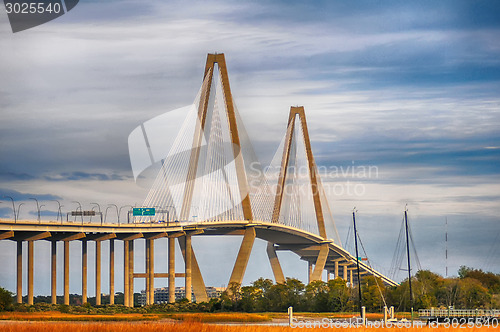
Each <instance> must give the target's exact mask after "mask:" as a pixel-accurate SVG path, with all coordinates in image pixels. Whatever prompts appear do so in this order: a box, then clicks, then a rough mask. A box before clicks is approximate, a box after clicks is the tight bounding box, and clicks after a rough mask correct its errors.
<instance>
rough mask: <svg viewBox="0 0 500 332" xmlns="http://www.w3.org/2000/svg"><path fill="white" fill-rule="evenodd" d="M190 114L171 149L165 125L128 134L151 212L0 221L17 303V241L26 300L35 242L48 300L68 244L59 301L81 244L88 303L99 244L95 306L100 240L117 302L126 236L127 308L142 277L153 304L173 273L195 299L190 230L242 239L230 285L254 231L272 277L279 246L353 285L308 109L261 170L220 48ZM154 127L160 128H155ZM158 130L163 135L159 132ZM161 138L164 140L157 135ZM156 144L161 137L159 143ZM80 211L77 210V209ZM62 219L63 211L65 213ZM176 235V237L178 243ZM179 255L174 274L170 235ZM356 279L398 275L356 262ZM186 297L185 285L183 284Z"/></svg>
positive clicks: (199, 286)
mask: <svg viewBox="0 0 500 332" xmlns="http://www.w3.org/2000/svg"><path fill="white" fill-rule="evenodd" d="M182 111H184V112H186V118H185V120H184V123H183V124H182V126H181V127H180V129H179V133H178V135H177V137H176V139H175V140H174V142H173V144H172V146H171V147H170V149H169V151H162V150H161V148H160V149H155V147H154V144H152V141H153V139H152V138H153V137H156V141H158V137H161V130H162V129H161V126H158V125H157V126H156V127H155V128H156V129H151V128H152V127H151V126H148V127H146V126H144V125H141V126H140V127H138V128H137V129H136V130H135V131H134V132H132V134H131V135H130V137H129V148H130V152H131V153H130V156H131V163H132V168H133V171H134V176H135V177H136V178H137V177H139V176H141V175H140V173H141V172H142V171H143V170H144V169H146V168H147V166H148V165H149V164H155V163H159V164H160V165H161V167H160V168H159V171H158V173H157V175H156V178H155V180H154V183H153V185H152V186H151V189H150V191H149V193H148V195H147V197H146V199H145V201H144V203H143V207H145V208H151V209H156V211H157V212H159V213H155V215H152V216H151V215H150V216H135V217H133V218H132V220H131V221H132V222H131V223H127V224H119V223H118V224H107V223H105V224H102V223H90V222H88V223H84V222H83V218H82V223H76V222H73V223H72V222H63V221H61V222H60V223H59V222H43V223H42V222H40V223H37V222H30V221H16V220H14V221H8V220H3V221H0V239H8V240H13V241H17V301H18V302H21V301H22V284H23V282H22V281H23V263H22V262H23V260H22V257H23V245H22V244H23V242H24V241H26V242H27V243H28V260H27V261H28V262H27V265H28V266H27V278H28V282H27V285H28V303H32V302H33V278H34V271H33V260H34V244H35V242H36V241H39V240H47V241H51V243H52V249H51V255H52V256H51V257H52V258H51V266H52V269H51V289H52V301H53V302H54V303H55V299H56V295H57V294H56V285H57V277H56V274H57V266H56V265H57V263H56V262H57V259H56V255H57V254H56V252H57V243H58V242H63V243H64V264H63V265H64V266H63V270H64V273H63V275H64V278H63V283H64V302H65V303H69V242H70V241H80V242H81V244H82V246H81V248H82V302H86V300H87V243H88V242H89V241H91V242H95V246H96V250H95V254H96V257H95V262H96V269H95V270H96V275H95V285H96V303H97V304H100V294H101V281H100V279H101V249H100V248H101V242H102V241H110V253H109V257H110V261H109V272H110V276H109V280H110V284H109V293H110V294H111V296H110V298H111V300H110V301H111V303H114V269H115V261H114V241H115V240H121V241H123V243H124V261H123V273H124V293H125V303H124V304H125V305H128V306H131V305H133V293H134V280H135V279H136V278H144V279H145V281H146V294H147V295H146V303H148V304H149V303H153V302H154V281H155V279H156V278H168V283H169V301H172V302H173V301H175V293H174V291H175V278H183V279H184V281H185V287H186V290H189V289H192V290H193V293H194V294H195V296H196V299H197V301H206V300H208V297H207V293H206V288H205V283H204V280H203V274H202V271H201V270H200V267H199V265H198V261H197V259H196V253H195V252H194V251H193V247H192V236H205V235H224V236H230V235H239V236H243V239H242V242H241V246H240V248H239V251H238V255H237V257H236V261H235V263H234V267H233V270H232V273H231V275H230V277H229V284H231V283H237V284H241V283H242V280H243V276H244V274H245V270H246V268H247V265H248V261H249V258H250V254H251V252H252V248H253V244H254V241H255V239H256V238H259V239H262V240H265V241H267V243H268V245H267V255H268V258H269V262H270V264H271V267H272V271H273V274H274V278H275V281H276V282H278V283H283V282H285V281H286V278H285V274H284V272H283V270H282V268H281V265H280V262H279V259H278V255H277V252H279V251H283V250H287V251H292V252H294V253H296V254H297V255H298V256H299V257H300V258H301V259H303V260H305V261H307V262H308V269H309V282H310V281H315V280H321V279H322V277H323V274H324V271H325V270H326V271H327V278H330V276H331V274H333V275H334V277H335V278H337V277H340V278H343V279H344V280H346V281H348V282H349V283H350V285H354V284H356V283H358V280H357V275H356V274H355V273H353V270H354V269H355V268H356V263H357V262H356V260H357V258H356V257H353V256H352V255H351V254H350V253H349V252H347V251H346V250H345V249H343V247H342V244H341V242H340V238H339V235H338V232H337V229H336V227H335V222H334V220H333V217H332V214H331V211H330V208H329V204H328V201H327V197H326V194H325V190H324V188H323V185H322V182H321V178H320V174H319V173H318V169H317V167H316V163H315V161H314V156H313V153H312V149H311V143H310V140H309V133H308V128H307V122H306V116H305V110H304V108H303V107H298V106H297V107H291V109H290V115H289V118H288V123H287V126H286V131H285V134H284V137H283V140H282V142H281V144H280V147H279V149H278V151H277V152H276V155H275V157H274V158H273V161H272V162H271V165H270V166H269V167H268V168H267V170H266V172H264V171H263V167H262V165H261V164H260V163H259V162H258V160H257V157H256V154H255V152H254V150H253V147H252V145H251V142H250V140H249V138H248V135H247V133H246V130H245V127H244V124H243V121H242V120H241V117H240V115H239V113H238V110H237V108H236V106H235V103H234V101H233V97H232V94H231V88H230V84H229V77H228V72H227V67H226V62H225V58H224V54H209V55H208V57H207V63H206V67H205V74H204V79H203V83H202V86H201V88H200V90H199V92H198V94H197V96H196V98H195V101H194V102H193V104H192V105H190V106H189V107H186V108H183V109H182ZM155 130H156V132H155ZM158 133H160V135H158ZM159 141H160V142H161V139H160V140H159ZM160 146H161V144H160ZM80 212H82V211H80ZM61 220H62V218H61ZM141 238H143V239H145V240H146V251H145V252H146V257H144V259H145V262H146V270H145V272H143V273H142V272H141V273H138V272H136V271H135V269H134V260H135V259H136V258H135V255H134V240H136V239H141ZM161 238H167V241H168V261H167V262H166V266H167V271H168V272H167V273H158V272H155V266H154V262H155V260H154V253H155V251H154V243H155V240H157V239H161ZM176 239H177V240H176ZM176 241H177V242H178V244H179V247H180V250H181V252H182V255H183V258H184V264H183V265H184V272H183V273H177V272H176V268H175V266H176V262H175V250H176V245H175V242H176ZM359 263H360V268H361V276H364V275H374V276H377V277H379V278H381V279H382V281H383V282H384V283H386V284H388V285H396V283H395V282H394V281H392V280H391V279H389V278H387V277H386V276H384V275H382V274H381V273H379V272H377V271H375V270H374V269H372V268H371V267H370V266H369V265H367V264H365V263H363V262H359ZM186 297H187V298H188V300H191V292H189V291H186Z"/></svg>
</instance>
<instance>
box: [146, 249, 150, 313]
mask: <svg viewBox="0 0 500 332" xmlns="http://www.w3.org/2000/svg"><path fill="white" fill-rule="evenodd" d="M150 246H151V241H150V240H146V305H150V304H151V302H150V301H151V296H150V295H151V294H150V292H151V278H150V274H151V262H150V260H151V257H150V254H151V250H150Z"/></svg>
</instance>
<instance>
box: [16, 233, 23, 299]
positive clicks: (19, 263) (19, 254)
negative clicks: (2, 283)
mask: <svg viewBox="0 0 500 332" xmlns="http://www.w3.org/2000/svg"><path fill="white" fill-rule="evenodd" d="M16 300H17V303H23V241H20V240H18V241H17V290H16Z"/></svg>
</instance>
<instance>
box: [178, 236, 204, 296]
mask: <svg viewBox="0 0 500 332" xmlns="http://www.w3.org/2000/svg"><path fill="white" fill-rule="evenodd" d="M177 240H178V243H179V247H180V248H181V253H182V256H183V257H184V263H185V262H186V257H187V255H186V254H187V250H186V249H187V248H186V237H185V236H182V237H179V238H177ZM190 252H191V282H192V287H193V293H194V295H195V296H196V301H197V302H207V301H208V296H207V290H206V288H205V282H204V281H203V276H202V275H201V271H200V267H199V265H198V261H197V260H196V255H195V253H194V251H193V248H192V246H191V249H190ZM186 295H187V294H186Z"/></svg>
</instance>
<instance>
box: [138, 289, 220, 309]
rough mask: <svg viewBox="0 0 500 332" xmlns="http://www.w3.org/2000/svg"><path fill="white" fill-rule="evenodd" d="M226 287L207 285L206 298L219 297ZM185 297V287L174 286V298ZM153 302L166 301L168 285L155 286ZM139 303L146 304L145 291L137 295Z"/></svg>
mask: <svg viewBox="0 0 500 332" xmlns="http://www.w3.org/2000/svg"><path fill="white" fill-rule="evenodd" d="M225 290H226V289H225V288H224V287H207V296H208V299H209V300H210V299H216V298H219V297H220V296H221V294H222V292H224V291H225ZM191 296H192V299H193V302H196V297H195V295H194V293H191ZM184 298H186V288H185V287H175V300H176V301H178V300H181V299H184ZM154 303H155V304H162V303H168V287H162V288H155V301H154ZM139 304H140V305H141V306H143V305H146V291H145V290H141V295H140V297H139Z"/></svg>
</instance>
